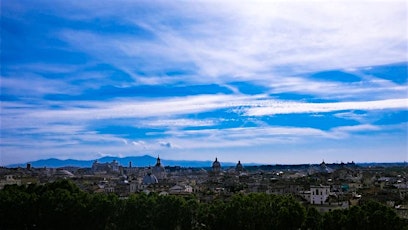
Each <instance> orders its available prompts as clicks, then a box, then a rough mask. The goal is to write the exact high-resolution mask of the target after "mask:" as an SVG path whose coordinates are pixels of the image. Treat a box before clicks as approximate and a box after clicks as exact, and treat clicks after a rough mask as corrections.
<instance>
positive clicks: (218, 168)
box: [212, 158, 221, 172]
mask: <svg viewBox="0 0 408 230" xmlns="http://www.w3.org/2000/svg"><path fill="white" fill-rule="evenodd" d="M212 169H213V171H214V172H219V171H221V163H220V162H219V161H218V159H217V158H215V161H214V162H213V163H212Z"/></svg>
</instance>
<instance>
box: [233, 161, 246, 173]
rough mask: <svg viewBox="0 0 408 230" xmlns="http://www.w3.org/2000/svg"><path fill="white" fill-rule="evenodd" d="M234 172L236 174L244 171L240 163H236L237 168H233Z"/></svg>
mask: <svg viewBox="0 0 408 230" xmlns="http://www.w3.org/2000/svg"><path fill="white" fill-rule="evenodd" d="M235 171H237V172H242V171H244V166H242V164H241V161H238V164H237V166H235Z"/></svg>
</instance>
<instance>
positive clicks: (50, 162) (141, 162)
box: [6, 155, 408, 168]
mask: <svg viewBox="0 0 408 230" xmlns="http://www.w3.org/2000/svg"><path fill="white" fill-rule="evenodd" d="M95 160H97V161H98V162H100V163H105V162H112V161H114V160H116V161H117V162H118V163H119V164H120V165H122V166H126V167H127V166H129V162H132V167H145V166H149V165H151V166H154V165H155V164H156V157H152V156H149V155H143V156H131V157H112V156H108V157H102V158H99V159H95ZM95 160H73V159H67V160H60V159H56V158H50V159H45V160H38V161H33V162H30V164H31V167H34V168H43V167H47V168H59V167H68V166H71V167H80V168H90V167H92V163H93V162H94V161H95ZM160 160H161V163H162V164H163V165H164V166H181V167H193V168H206V167H211V165H212V163H213V161H186V160H166V159H160ZM236 164H237V162H221V165H222V167H230V166H235V165H236ZM244 165H245V166H260V165H261V164H257V163H249V164H244ZM304 165H310V164H304ZM315 165H318V164H315ZM356 165H358V166H361V167H373V166H377V167H393V166H405V167H408V163H407V162H395V163H376V162H372V163H356ZM26 166H27V164H26V163H21V164H12V165H7V166H6V167H10V168H16V167H26ZM276 166H280V167H278V168H282V167H283V166H284V165H276ZM298 166H299V165H298ZM328 166H330V164H328Z"/></svg>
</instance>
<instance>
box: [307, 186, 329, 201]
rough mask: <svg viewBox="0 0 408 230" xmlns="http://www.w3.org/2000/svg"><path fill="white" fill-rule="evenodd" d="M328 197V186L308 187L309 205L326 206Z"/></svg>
mask: <svg viewBox="0 0 408 230" xmlns="http://www.w3.org/2000/svg"><path fill="white" fill-rule="evenodd" d="M329 195H330V186H325V185H319V186H310V203H311V204H326V201H327V198H329Z"/></svg>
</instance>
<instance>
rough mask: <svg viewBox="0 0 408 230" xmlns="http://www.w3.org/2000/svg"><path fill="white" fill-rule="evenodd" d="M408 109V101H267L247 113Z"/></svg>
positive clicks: (252, 114) (259, 114) (253, 114)
mask: <svg viewBox="0 0 408 230" xmlns="http://www.w3.org/2000/svg"><path fill="white" fill-rule="evenodd" d="M384 109H405V110H406V109H408V99H390V100H378V101H356V102H333V103H299V102H282V101H265V103H263V104H262V105H261V106H260V107H252V108H249V109H248V110H247V111H246V115H248V116H266V115H274V114H293V113H327V112H334V111H341V110H384Z"/></svg>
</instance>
